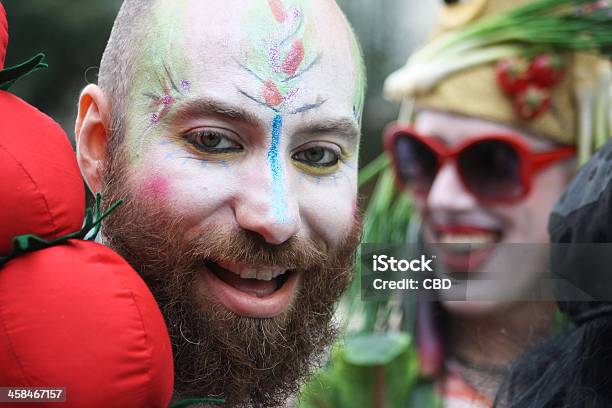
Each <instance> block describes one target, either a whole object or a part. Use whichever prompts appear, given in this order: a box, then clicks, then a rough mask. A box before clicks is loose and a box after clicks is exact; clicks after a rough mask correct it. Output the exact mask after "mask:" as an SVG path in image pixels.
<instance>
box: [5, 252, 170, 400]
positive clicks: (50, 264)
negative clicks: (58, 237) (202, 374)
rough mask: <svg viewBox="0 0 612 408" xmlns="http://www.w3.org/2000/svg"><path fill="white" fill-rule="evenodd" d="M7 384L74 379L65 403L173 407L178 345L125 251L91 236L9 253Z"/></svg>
mask: <svg viewBox="0 0 612 408" xmlns="http://www.w3.org/2000/svg"><path fill="white" fill-rule="evenodd" d="M0 384H1V385H2V386H12V387H13V386H19V387H65V388H66V397H67V399H66V402H64V403H57V405H56V406H58V407H60V406H61V407H64V408H69V407H70V408H72V407H74V408H76V407H88V408H98V407H99V408H109V407H130V408H132V407H143V408H144V407H146V408H154V407H167V406H168V404H169V402H170V399H171V396H172V389H173V365H172V350H171V346H170V340H169V337H168V333H167V330H166V326H165V323H164V320H163V318H162V315H161V313H160V311H159V309H158V306H157V303H156V302H155V299H154V298H153V296H152V295H151V293H150V291H149V289H148V287H147V286H146V284H145V283H144V282H143V281H142V279H141V278H140V276H138V274H137V273H136V272H135V271H134V270H133V269H132V268H131V267H130V266H129V265H128V264H127V263H126V261H124V260H123V259H122V258H121V257H120V256H119V255H117V254H116V253H114V252H113V251H111V250H110V249H108V248H107V247H104V246H102V245H99V244H96V243H93V242H88V241H80V240H70V241H69V242H68V243H66V244H63V245H58V246H54V247H51V248H47V249H43V250H40V251H35V252H31V253H28V254H24V255H21V256H19V257H17V258H14V259H12V260H10V261H9V262H7V263H6V264H5V265H4V267H3V268H2V269H0ZM18 406H20V407H26V406H28V405H27V404H19V405H18ZM31 406H33V407H34V406H40V404H32V405H31ZM49 406H55V404H51V405H49Z"/></svg>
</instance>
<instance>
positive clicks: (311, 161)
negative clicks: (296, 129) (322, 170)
mask: <svg viewBox="0 0 612 408" xmlns="http://www.w3.org/2000/svg"><path fill="white" fill-rule="evenodd" d="M292 158H293V160H297V161H299V162H301V163H304V164H307V165H309V166H313V167H332V166H335V165H336V164H337V163H338V161H339V160H340V155H339V154H338V153H337V152H335V151H333V150H332V149H328V148H325V147H320V146H317V147H310V148H308V149H305V150H302V151H300V152H297V153H295V154H294V155H293V156H292Z"/></svg>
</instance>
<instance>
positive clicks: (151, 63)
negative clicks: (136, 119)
mask: <svg viewBox="0 0 612 408" xmlns="http://www.w3.org/2000/svg"><path fill="white" fill-rule="evenodd" d="M152 16H153V18H154V21H153V22H152V24H151V29H150V30H148V32H149V35H147V36H145V40H144V41H143V42H144V44H142V47H141V49H142V50H143V52H142V58H141V60H142V64H141V67H140V68H137V70H140V71H144V70H149V71H150V70H157V71H160V70H161V63H162V62H163V63H165V64H166V65H167V66H169V67H170V68H171V70H172V71H176V72H179V73H180V74H181V75H182V76H185V78H186V79H187V80H189V81H191V82H192V83H193V84H194V85H195V86H197V85H198V83H199V85H202V87H206V88H207V89H210V88H211V86H213V85H216V84H227V83H230V82H231V83H232V85H233V86H234V87H235V89H234V91H235V93H236V95H240V96H241V97H242V98H243V99H244V102H245V103H256V104H260V105H262V106H267V107H269V108H270V110H271V111H273V112H277V113H294V114H295V113H301V112H303V111H305V110H309V109H313V108H317V107H320V106H322V105H324V104H325V102H326V100H328V99H331V100H330V102H331V103H330V104H329V105H332V104H333V105H337V104H338V103H340V102H341V99H345V101H344V103H345V104H346V105H347V107H348V108H347V109H348V110H352V111H353V113H355V114H360V113H361V106H360V105H361V100H360V99H362V97H361V96H362V95H360V93H361V94H362V92H360V88H362V87H363V83H360V82H359V80H361V81H362V80H363V79H362V78H360V74H361V72H360V71H361V70H360V68H361V67H360V63H361V61H360V55H359V53H358V48H356V47H355V46H354V45H353V43H352V42H353V39H352V38H351V35H350V34H349V28H348V25H347V24H346V22H345V20H344V18H343V16H342V14H341V13H340V12H339V10H338V9H337V6H336V5H335V3H334V2H333V1H326V0H315V1H306V0H254V1H249V2H246V3H245V2H244V1H243V0H229V1H224V2H217V1H201V0H197V1H194V0H184V1H179V2H175V1H168V0H160V1H159V3H158V5H157V8H156V9H155V11H154V12H153V13H152ZM325 38H327V39H328V40H327V41H324V39H325ZM329 38H334V41H329ZM149 76H150V75H149ZM187 77H188V78H187ZM145 82H146V81H145ZM227 91H228V89H225V90H224V92H226V94H227ZM351 104H352V105H354V106H351ZM355 116H357V115H355Z"/></svg>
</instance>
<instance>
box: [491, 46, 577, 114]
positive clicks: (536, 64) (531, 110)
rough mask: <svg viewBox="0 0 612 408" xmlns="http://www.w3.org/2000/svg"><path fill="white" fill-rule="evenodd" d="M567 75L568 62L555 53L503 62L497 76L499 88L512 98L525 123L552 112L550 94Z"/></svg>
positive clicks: (500, 62)
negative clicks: (566, 63) (566, 66)
mask: <svg viewBox="0 0 612 408" xmlns="http://www.w3.org/2000/svg"><path fill="white" fill-rule="evenodd" d="M564 75H565V62H564V60H563V58H562V57H561V56H559V55H556V54H553V53H545V54H540V55H537V56H535V57H534V58H532V59H531V60H527V59H525V58H523V57H516V58H508V59H502V60H500V61H499V62H498V63H497V66H496V76H497V82H498V84H499V86H500V88H501V89H502V90H503V91H504V93H505V94H506V95H508V96H509V97H510V98H512V102H513V105H514V109H515V111H516V113H517V114H518V115H519V116H520V117H521V118H522V119H526V120H532V119H536V118H537V117H539V116H540V115H542V114H543V113H544V112H546V111H547V110H548V109H549V108H550V100H551V92H552V90H553V88H554V87H555V86H556V85H557V84H558V83H559V82H561V80H562V79H563V77H564Z"/></svg>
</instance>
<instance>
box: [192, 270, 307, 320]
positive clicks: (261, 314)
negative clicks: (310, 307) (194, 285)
mask: <svg viewBox="0 0 612 408" xmlns="http://www.w3.org/2000/svg"><path fill="white" fill-rule="evenodd" d="M201 276H202V280H203V285H202V286H201V287H200V290H202V291H203V292H205V293H206V294H212V295H213V296H214V297H215V298H216V299H217V300H218V301H219V302H220V303H221V304H222V305H223V306H225V307H226V308H227V309H229V310H230V311H232V312H234V313H236V314H237V315H240V316H245V317H254V318H262V319H263V318H271V317H275V316H278V315H279V314H281V313H283V312H284V311H285V310H287V309H288V308H289V307H290V306H291V303H292V302H293V300H294V298H295V296H296V294H297V292H298V289H299V285H300V283H301V277H302V275H301V272H298V271H293V272H291V273H290V274H289V276H288V277H287V281H286V282H285V283H284V284H283V285H282V286H281V287H280V288H278V289H277V290H276V291H274V292H273V293H271V294H270V295H268V296H264V297H257V296H254V295H252V294H249V293H247V292H243V291H241V290H238V289H236V288H235V287H233V286H231V285H229V284H228V283H225V282H224V281H223V280H221V279H220V278H219V277H218V276H217V275H216V274H215V273H214V272H213V271H212V270H210V269H209V268H208V267H207V266H203V267H202V270H201Z"/></svg>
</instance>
